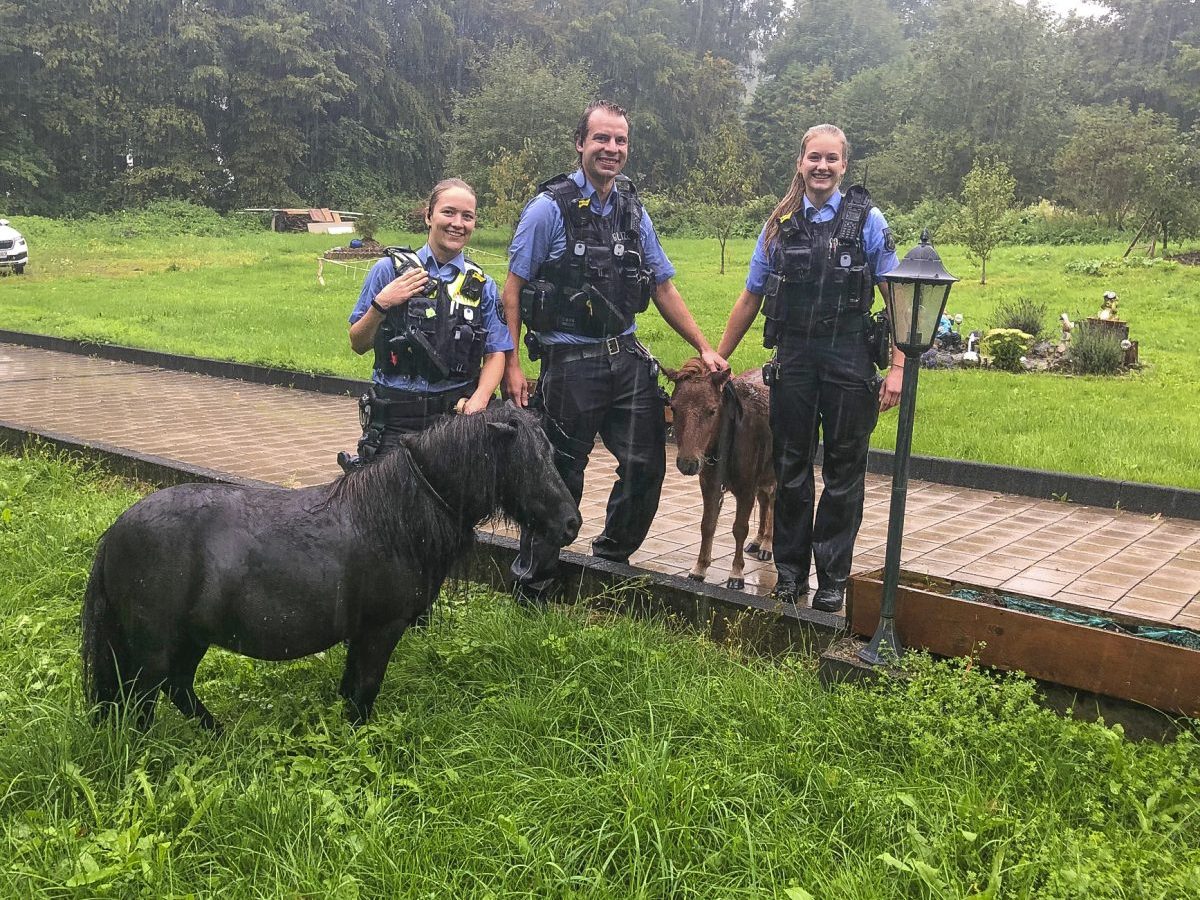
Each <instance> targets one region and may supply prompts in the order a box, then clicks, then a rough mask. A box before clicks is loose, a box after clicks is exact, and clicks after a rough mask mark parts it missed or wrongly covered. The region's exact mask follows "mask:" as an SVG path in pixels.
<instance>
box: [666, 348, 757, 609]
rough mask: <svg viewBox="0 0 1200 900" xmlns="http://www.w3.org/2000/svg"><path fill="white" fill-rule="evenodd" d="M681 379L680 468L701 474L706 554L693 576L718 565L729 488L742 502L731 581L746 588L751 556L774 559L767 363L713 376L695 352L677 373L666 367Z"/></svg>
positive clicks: (677, 396) (677, 416) (674, 412)
mask: <svg viewBox="0 0 1200 900" xmlns="http://www.w3.org/2000/svg"><path fill="white" fill-rule="evenodd" d="M665 374H666V375H667V377H668V378H669V379H671V381H672V382H674V384H675V388H674V390H673V391H672V394H671V417H672V423H673V426H674V431H675V442H676V444H677V445H678V447H679V453H678V454H677V456H676V463H675V464H676V466H677V467H678V468H679V471H680V472H682V473H683V474H684V475H697V474H698V475H699V476H700V493H701V495H702V496H703V498H704V514H703V516H702V518H701V520H700V553H699V555H698V556H697V558H696V564H695V565H694V566H693V567H692V571H691V572H690V573H689V574H688V577H689V578H691V579H693V580H695V581H703V580H704V577H705V574H706V573H707V572H708V567H709V566H710V565H711V564H712V542H713V534H714V532H715V531H716V528H717V518H718V516H719V515H720V513H721V503H722V501H723V499H724V492H725V491H727V490H728V491H730V492H731V493H732V494H733V496H734V498H735V500H736V501H737V509H736V512H735V513H734V520H733V539H734V545H735V546H734V556H733V565H732V566H731V567H730V570H729V577H728V579H727V581H726V585H727V586H728V587H731V588H736V589H739V590H740V589H742V588H744V587H745V584H746V582H745V577H744V571H745V556H744V555H743V547H744V551H745V552H746V553H750V554H752V555H753V556H755V557H756V558H758V559H761V560H769V559H770V558H771V553H772V551H771V541H772V536H773V533H774V525H775V511H774V506H775V469H774V465H773V463H772V459H771V424H770V409H769V407H770V393H769V390H770V389H769V388H768V387H767V386H766V385H765V384H763V380H762V369H754V370H752V371H749V372H743V373H742V374H741V375H738V376H737V377H736V378H733V379H718V378H714V377H713V376H711V375H710V374H709V372H708V370H707V369H706V368H705V366H704V364H703V362H701V360H700V359H699V358H697V357H693V358H692V359H689V360H688V361H687V362H685V363H684V364H683V366H681V367H680V368H679V370H678V371H674V372H670V371H669V372H666V373H665ZM755 501H757V502H758V534H757V536H756V537H755V538H754V540H753V541H751V542H750V543H748V544H747V543H745V541H746V537H747V536H748V534H749V532H750V513H751V512H752V511H753V509H754V504H755Z"/></svg>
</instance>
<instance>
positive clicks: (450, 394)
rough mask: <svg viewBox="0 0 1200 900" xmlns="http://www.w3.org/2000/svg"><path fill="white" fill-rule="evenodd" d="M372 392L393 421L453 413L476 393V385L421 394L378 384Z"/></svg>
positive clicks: (376, 401)
mask: <svg viewBox="0 0 1200 900" xmlns="http://www.w3.org/2000/svg"><path fill="white" fill-rule="evenodd" d="M371 390H372V392H373V393H374V398H373V399H374V402H375V403H378V404H379V405H380V407H381V408H382V410H383V412H384V415H386V416H387V418H388V420H389V421H392V420H395V419H403V418H409V417H412V416H425V415H429V414H430V413H435V414H437V413H448V412H452V411H453V410H454V407H455V406H456V405H457V404H458V401H459V400H461V399H462V398H463V397H469V396H471V394H473V393H475V385H473V384H466V385H463V386H462V387H461V388H459V389H457V390H449V391H428V392H419V391H405V390H400V389H397V388H390V387H387V386H385V385H382V384H376V385H373V386H372V388H371Z"/></svg>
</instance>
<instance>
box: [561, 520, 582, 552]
mask: <svg viewBox="0 0 1200 900" xmlns="http://www.w3.org/2000/svg"><path fill="white" fill-rule="evenodd" d="M582 526H583V519H582V518H581V517H580V515H579V513H574V514H572V516H571V517H570V518H569V519H567V523H566V530H567V539H566V540H565V541H564V542H563V546H564V547H565V546H566V545H567V544H569V543H571V542H572V541H573V540H575V538H577V537H578V536H579V529H580V528H581V527H582Z"/></svg>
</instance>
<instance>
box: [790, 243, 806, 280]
mask: <svg viewBox="0 0 1200 900" xmlns="http://www.w3.org/2000/svg"><path fill="white" fill-rule="evenodd" d="M783 272H784V274H785V275H786V276H787V277H788V278H789V279H791V280H792V281H804V280H805V279H807V278H808V277H809V275H810V273H811V272H812V248H811V247H788V246H786V245H785V246H784V248H783Z"/></svg>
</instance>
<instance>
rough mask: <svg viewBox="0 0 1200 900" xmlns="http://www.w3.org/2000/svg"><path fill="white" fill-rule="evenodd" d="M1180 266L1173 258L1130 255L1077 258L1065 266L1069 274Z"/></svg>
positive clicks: (1165, 268) (1092, 274) (1091, 273)
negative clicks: (1123, 256)
mask: <svg viewBox="0 0 1200 900" xmlns="http://www.w3.org/2000/svg"><path fill="white" fill-rule="evenodd" d="M1178 267H1179V263H1177V262H1175V260H1173V259H1163V258H1162V257H1161V256H1128V257H1125V258H1124V259H1075V260H1072V261H1071V262H1069V263H1067V264H1066V266H1064V267H1063V271H1064V272H1066V273H1067V274H1068V275H1091V276H1099V275H1105V274H1107V273H1109V272H1121V271H1127V270H1129V269H1134V270H1138V269H1163V270H1164V271H1167V272H1170V271H1172V270H1173V269H1176V268H1178Z"/></svg>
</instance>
